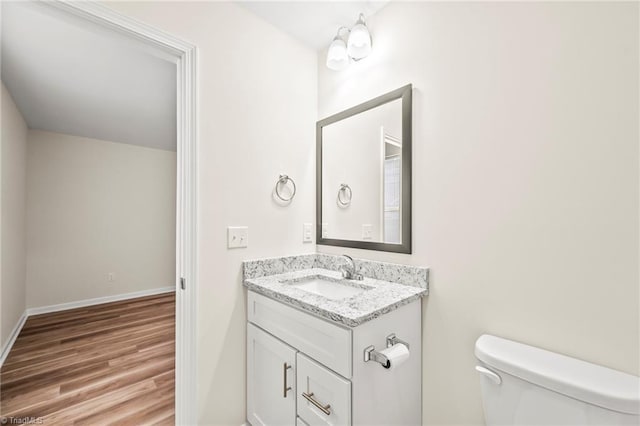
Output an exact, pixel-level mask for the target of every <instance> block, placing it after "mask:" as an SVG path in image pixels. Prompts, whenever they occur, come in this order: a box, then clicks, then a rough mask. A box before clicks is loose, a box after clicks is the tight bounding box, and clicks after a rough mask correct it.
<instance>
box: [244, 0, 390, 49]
mask: <svg viewBox="0 0 640 426" xmlns="http://www.w3.org/2000/svg"><path fill="white" fill-rule="evenodd" d="M389 1H390V0H380V1H371V0H365V1H338V0H331V1H241V2H239V4H241V5H242V6H243V7H245V8H246V9H249V10H250V11H252V12H253V13H255V14H256V15H258V16H259V17H261V18H262V19H264V20H266V21H267V22H270V23H271V24H272V25H273V26H275V27H277V28H279V29H281V30H282V31H284V32H286V33H288V34H289V35H291V36H292V37H294V38H296V39H298V40H300V41H301V42H302V43H303V44H305V45H306V46H308V47H310V48H312V49H314V50H319V49H323V48H325V47H328V46H329V44H331V40H333V37H334V36H335V35H336V31H337V30H338V28H340V27H341V26H346V27H352V26H353V24H355V22H356V20H357V19H358V15H359V14H360V13H364V15H365V18H368V17H370V16H372V15H374V14H375V13H376V12H377V11H378V10H380V9H382V8H383V7H384V6H386V5H387V4H388V3H389Z"/></svg>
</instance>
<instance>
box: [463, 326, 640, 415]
mask: <svg viewBox="0 0 640 426" xmlns="http://www.w3.org/2000/svg"><path fill="white" fill-rule="evenodd" d="M475 355H476V357H477V358H478V359H479V360H480V361H482V362H484V363H485V364H487V365H488V366H490V367H493V368H495V369H497V370H501V371H503V372H505V373H508V374H511V375H513V376H516V377H519V378H520V379H522V380H526V381H528V382H530V383H533V384H535V385H538V386H542V387H544V388H547V389H550V390H553V391H555V392H558V393H561V394H564V395H567V396H570V397H572V398H575V399H578V400H581V401H584V402H587V403H590V404H593V405H597V406H599V407H604V408H607V409H610V410H614V411H618V412H622V413H627V414H635V415H638V414H640V377H637V376H634V375H631V374H627V373H623V372H621V371H617V370H612V369H610V368H607V367H602V366H600V365H596V364H591V363H589V362H585V361H581V360H579V359H576V358H571V357H568V356H566V355H561V354H557V353H554V352H550V351H547V350H544V349H540V348H536V347H533V346H529V345H525V344H522V343H518V342H513V341H511V340H507V339H502V338H500V337H496V336H490V335H488V334H484V335H482V336H480V338H478V340H477V341H476V349H475Z"/></svg>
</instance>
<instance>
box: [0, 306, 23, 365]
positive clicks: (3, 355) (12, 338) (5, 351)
mask: <svg viewBox="0 0 640 426" xmlns="http://www.w3.org/2000/svg"><path fill="white" fill-rule="evenodd" d="M28 316H29V314H28V313H27V311H26V310H25V311H24V312H23V313H22V315H20V319H19V320H18V323H17V324H16V326H15V327H13V330H11V334H10V335H9V339H8V340H7V342H6V343H5V344H4V346H3V347H2V352H0V368H1V367H2V364H4V360H5V359H7V355H9V352H10V351H11V348H12V347H13V344H14V343H15V342H16V339H17V338H18V334H20V331H21V330H22V327H23V326H24V323H25V322H27V317H28Z"/></svg>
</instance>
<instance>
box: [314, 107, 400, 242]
mask: <svg viewBox="0 0 640 426" xmlns="http://www.w3.org/2000/svg"><path fill="white" fill-rule="evenodd" d="M381 126H384V128H385V132H386V133H390V134H392V135H394V136H396V137H398V138H400V139H401V138H402V101H400V100H398V101H394V102H389V103H387V104H385V105H381V106H379V107H377V108H374V109H372V110H369V111H365V112H362V113H360V114H357V115H355V116H352V117H349V118H348V119H346V120H342V121H338V122H336V123H332V124H329V125H327V126H325V127H324V128H323V129H322V169H323V172H322V173H323V174H322V176H323V179H322V180H323V182H322V185H323V187H322V199H323V200H326V202H323V205H322V223H324V224H327V225H326V230H327V238H338V239H342V240H364V238H363V234H362V225H365V224H367V225H371V227H372V230H373V231H372V238H371V239H369V240H368V241H382V240H383V235H382V226H381V225H382V224H381V218H382V214H383V208H384V207H383V202H382V187H381V186H382V182H383V176H382V162H383V158H382V157H383V155H384V153H383V149H382V137H381V132H380V127H381ZM342 183H346V184H348V185H349V187H350V188H351V191H352V199H351V204H350V205H349V206H348V207H343V206H340V205H338V202H337V197H338V189H339V188H340V185H341V184H342ZM342 197H345V194H342Z"/></svg>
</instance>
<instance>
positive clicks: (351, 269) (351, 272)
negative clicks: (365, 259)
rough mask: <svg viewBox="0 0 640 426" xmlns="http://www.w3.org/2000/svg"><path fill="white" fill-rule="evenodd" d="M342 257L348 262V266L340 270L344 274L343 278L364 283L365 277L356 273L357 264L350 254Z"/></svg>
mask: <svg viewBox="0 0 640 426" xmlns="http://www.w3.org/2000/svg"><path fill="white" fill-rule="evenodd" d="M342 257H344V258H345V259H346V260H347V265H345V266H343V267H341V268H340V269H339V270H340V271H341V272H342V278H344V279H347V280H358V281H362V280H363V279H364V277H363V276H362V274H357V273H356V262H354V260H353V258H352V257H351V256H349V255H348V254H343V255H342Z"/></svg>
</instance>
